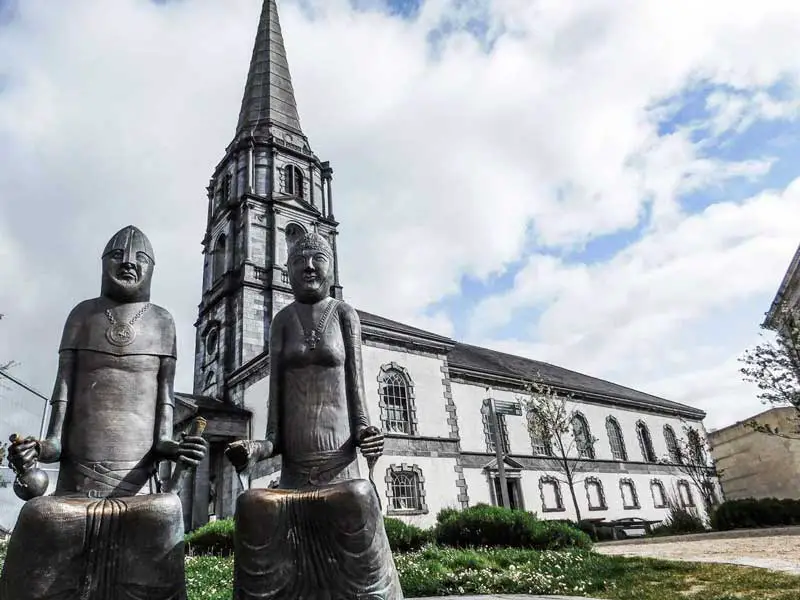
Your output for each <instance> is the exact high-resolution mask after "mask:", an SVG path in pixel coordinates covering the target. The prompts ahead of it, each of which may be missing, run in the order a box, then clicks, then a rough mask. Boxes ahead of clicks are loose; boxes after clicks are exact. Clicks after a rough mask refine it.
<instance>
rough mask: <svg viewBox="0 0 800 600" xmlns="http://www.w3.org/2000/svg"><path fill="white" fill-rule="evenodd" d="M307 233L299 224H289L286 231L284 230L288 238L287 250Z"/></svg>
mask: <svg viewBox="0 0 800 600" xmlns="http://www.w3.org/2000/svg"><path fill="white" fill-rule="evenodd" d="M305 233H306V230H305V228H303V226H302V225H298V224H297V223H289V224H288V225H287V226H286V229H284V235H285V236H286V248H287V249H290V248H291V246H292V244H294V243H295V242H296V241H297V240H298V239H300V238H301V237H302V236H304V235H305Z"/></svg>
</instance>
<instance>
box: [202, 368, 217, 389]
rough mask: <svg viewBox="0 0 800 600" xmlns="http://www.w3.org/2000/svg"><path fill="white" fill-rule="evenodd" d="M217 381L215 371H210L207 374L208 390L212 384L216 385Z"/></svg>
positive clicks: (206, 387)
mask: <svg viewBox="0 0 800 600" xmlns="http://www.w3.org/2000/svg"><path fill="white" fill-rule="evenodd" d="M216 382H217V377H216V375H215V374H214V371H209V372H208V374H207V375H206V386H205V389H206V390H207V389H208V388H210V387H211V386H212V385H214V384H215V383H216Z"/></svg>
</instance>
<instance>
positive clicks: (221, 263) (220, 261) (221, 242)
mask: <svg viewBox="0 0 800 600" xmlns="http://www.w3.org/2000/svg"><path fill="white" fill-rule="evenodd" d="M226 242H227V240H226V238H225V234H224V233H223V234H222V235H220V236H219V237H218V238H217V243H216V244H215V245H214V281H216V280H217V279H219V278H220V277H222V275H223V274H224V273H225V258H226V251H225V250H226Z"/></svg>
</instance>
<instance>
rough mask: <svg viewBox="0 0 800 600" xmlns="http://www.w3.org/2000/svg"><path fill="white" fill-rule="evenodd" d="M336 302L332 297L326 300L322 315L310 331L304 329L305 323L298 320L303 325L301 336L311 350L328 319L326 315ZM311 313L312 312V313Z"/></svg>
mask: <svg viewBox="0 0 800 600" xmlns="http://www.w3.org/2000/svg"><path fill="white" fill-rule="evenodd" d="M334 304H336V302H334V300H333V299H330V300H329V301H328V306H326V307H325V310H324V311H322V315H321V316H320V318H319V321H318V322H317V325H316V327H314V329H312V330H311V331H308V330H307V329H306V326H305V324H304V323H303V322H302V321H300V324H301V325H302V326H303V337H304V339H305V342H306V344H308V347H309V348H311V349H312V350H313V349H314V348H316V347H317V342H318V341H319V339H320V337H322V327H323V326H324V325H325V323H326V321H327V320H328V315H329V314H330V312H331V310H333V305H334ZM312 314H313V313H312Z"/></svg>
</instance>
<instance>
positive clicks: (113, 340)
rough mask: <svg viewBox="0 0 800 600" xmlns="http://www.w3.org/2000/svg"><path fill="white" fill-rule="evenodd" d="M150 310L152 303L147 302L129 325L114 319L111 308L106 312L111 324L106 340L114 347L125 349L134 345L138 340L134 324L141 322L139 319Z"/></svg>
mask: <svg viewBox="0 0 800 600" xmlns="http://www.w3.org/2000/svg"><path fill="white" fill-rule="evenodd" d="M148 308H150V303H149V302H147V303H146V304H145V305H144V306H143V307H142V308H141V309H140V310H139V312H137V313H136V314H135V315H133V318H132V319H131V320H130V321H128V322H127V323H120V322H119V321H117V319H116V318H115V317H114V313H112V312H111V309H110V308H109V309H108V310H106V318H107V319H108V322H109V323H111V324H110V325H109V326H108V329H106V339H107V340H108V343H109V344H111V345H112V346H117V347H120V348H121V347H123V346H128V345H130V344H132V343H133V340H135V339H136V330H135V329H134V328H133V324H134V323H136V321H138V320H139V318H140V317H141V316H142V315H143V314H144V313H145V312H147V309H148Z"/></svg>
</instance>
